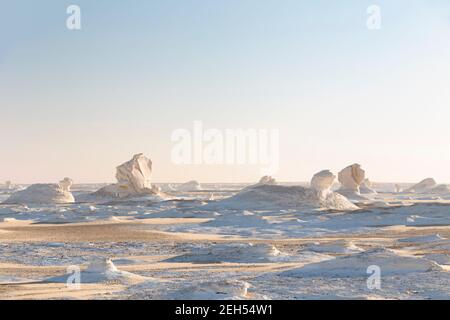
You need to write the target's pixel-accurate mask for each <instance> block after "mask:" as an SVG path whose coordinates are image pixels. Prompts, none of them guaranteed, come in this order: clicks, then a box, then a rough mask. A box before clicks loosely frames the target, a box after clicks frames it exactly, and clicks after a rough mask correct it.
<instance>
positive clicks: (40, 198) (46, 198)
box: [4, 183, 75, 204]
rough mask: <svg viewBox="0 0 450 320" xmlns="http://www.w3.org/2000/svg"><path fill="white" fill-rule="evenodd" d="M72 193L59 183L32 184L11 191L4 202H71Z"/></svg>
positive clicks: (73, 200) (72, 198) (72, 199)
mask: <svg viewBox="0 0 450 320" xmlns="http://www.w3.org/2000/svg"><path fill="white" fill-rule="evenodd" d="M73 202H75V199H74V197H73V195H72V193H71V192H70V191H68V190H65V189H63V188H62V187H61V186H60V185H59V184H56V183H49V184H33V185H31V186H29V187H28V188H26V189H25V190H21V191H17V192H15V193H13V194H12V195H11V196H10V197H9V198H8V199H7V200H6V201H5V202H4V203H7V204H63V203H73Z"/></svg>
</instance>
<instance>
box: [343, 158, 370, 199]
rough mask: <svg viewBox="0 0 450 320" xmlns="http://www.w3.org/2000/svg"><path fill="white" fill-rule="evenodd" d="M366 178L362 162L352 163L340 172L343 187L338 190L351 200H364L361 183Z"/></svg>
mask: <svg viewBox="0 0 450 320" xmlns="http://www.w3.org/2000/svg"><path fill="white" fill-rule="evenodd" d="M365 179H366V172H365V171H364V170H363V169H362V168H361V165H360V164H357V163H355V164H352V165H350V166H348V167H346V168H344V169H343V170H341V171H340V172H339V174H338V180H339V182H340V183H341V187H340V188H339V190H338V191H337V192H338V193H340V194H342V195H343V196H345V197H347V198H349V199H351V200H363V199H365V198H364V197H363V196H361V185H362V184H363V182H364V180H365Z"/></svg>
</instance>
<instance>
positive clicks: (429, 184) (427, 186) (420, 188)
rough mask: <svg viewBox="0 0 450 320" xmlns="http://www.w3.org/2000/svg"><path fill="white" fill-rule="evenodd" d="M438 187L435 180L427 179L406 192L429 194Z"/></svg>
mask: <svg viewBox="0 0 450 320" xmlns="http://www.w3.org/2000/svg"><path fill="white" fill-rule="evenodd" d="M435 187H437V183H436V181H435V180H434V179H433V178H427V179H424V180H422V181H420V182H419V183H417V184H415V185H413V186H412V187H411V188H409V189H407V190H406V192H418V193H422V192H427V191H431V190H432V189H433V188H435Z"/></svg>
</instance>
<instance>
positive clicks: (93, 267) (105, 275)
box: [45, 257, 149, 284]
mask: <svg viewBox="0 0 450 320" xmlns="http://www.w3.org/2000/svg"><path fill="white" fill-rule="evenodd" d="M70 276H71V274H67V275H63V276H58V277H52V278H49V279H46V280H45V282H51V283H55V282H56V283H59V282H62V283H66V282H67V279H68V277H70ZM148 279H149V278H146V277H142V276H140V275H137V274H133V273H130V272H126V271H121V270H118V269H117V268H116V266H115V265H114V263H113V262H112V261H111V259H108V258H103V257H94V258H93V259H92V261H91V262H90V264H89V265H88V267H87V269H85V270H83V271H81V273H80V283H81V284H83V283H102V282H111V281H114V282H117V283H121V284H135V283H139V282H143V281H145V280H148Z"/></svg>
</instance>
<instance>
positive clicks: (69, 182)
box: [59, 177, 73, 192]
mask: <svg viewBox="0 0 450 320" xmlns="http://www.w3.org/2000/svg"><path fill="white" fill-rule="evenodd" d="M72 184H73V180H72V179H70V178H67V177H66V178H64V179H63V180H61V181H60V182H59V186H60V187H61V189H63V190H64V191H67V192H70V187H71V186H72Z"/></svg>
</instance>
